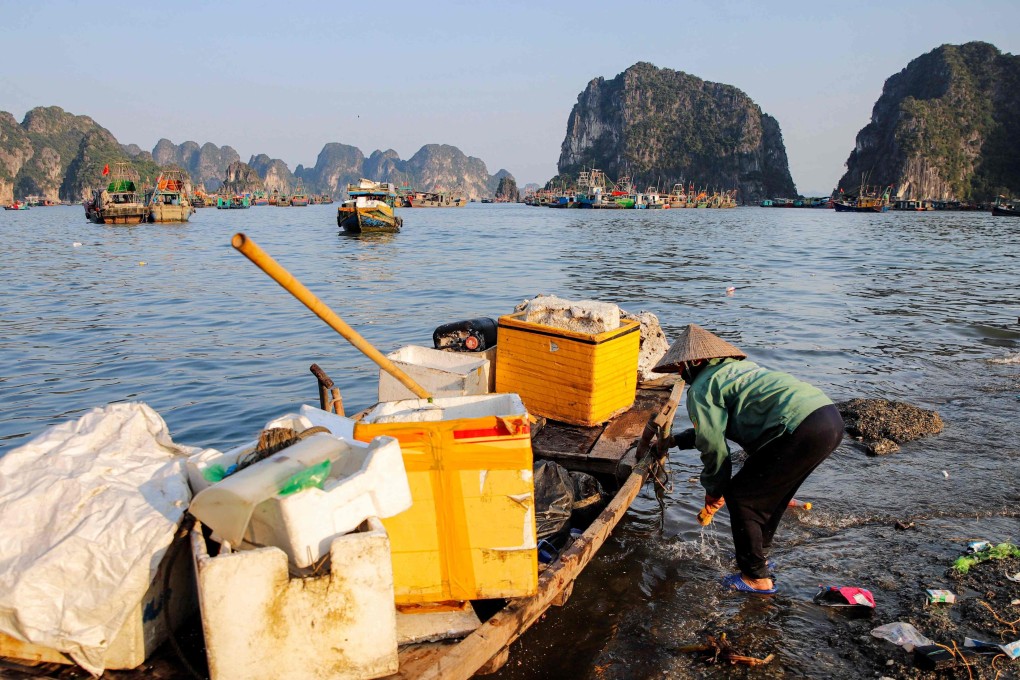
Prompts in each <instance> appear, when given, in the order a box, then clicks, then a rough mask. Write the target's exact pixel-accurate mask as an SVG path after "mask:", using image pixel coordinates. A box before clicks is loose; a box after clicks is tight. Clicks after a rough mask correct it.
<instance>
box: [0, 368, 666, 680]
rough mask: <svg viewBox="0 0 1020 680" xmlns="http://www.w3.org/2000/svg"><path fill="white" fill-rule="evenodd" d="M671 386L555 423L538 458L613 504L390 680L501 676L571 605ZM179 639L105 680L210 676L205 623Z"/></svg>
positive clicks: (648, 447)
mask: <svg viewBox="0 0 1020 680" xmlns="http://www.w3.org/2000/svg"><path fill="white" fill-rule="evenodd" d="M670 382H671V381H657V384H653V385H646V386H642V388H640V389H638V391H637V395H636V399H635V402H634V405H633V406H632V407H631V408H630V409H629V410H627V411H626V412H624V413H622V414H620V415H618V416H616V417H615V418H613V419H612V420H610V421H609V422H608V423H606V424H604V425H601V426H597V427H579V426H572V425H567V424H563V423H556V422H552V421H549V422H547V423H545V425H544V426H543V427H542V428H541V430H539V431H538V432H537V433H536V434H534V436H533V439H532V448H533V451H534V457H535V458H536V459H539V458H541V459H549V460H554V461H556V462H558V463H560V464H561V465H563V466H564V467H566V468H567V469H569V470H575V471H582V472H588V473H589V474H595V475H598V476H600V477H601V478H602V479H604V480H605V479H607V478H615V480H616V485H615V487H614V488H613V489H612V491H611V493H612V499H611V500H610V501H609V504H608V505H607V506H606V508H605V509H604V510H603V511H602V513H601V514H600V515H599V516H598V517H597V518H596V519H595V520H594V521H593V522H592V524H591V525H590V526H589V527H588V528H587V529H586V530H585V531H584V533H583V534H582V535H581V536H580V537H579V538H577V539H576V540H575V541H574V542H573V543H572V544H571V545H570V546H569V547H568V548H567V549H566V550H564V552H563V553H561V554H560V556H559V557H558V559H556V560H555V561H554V562H553V563H552V564H550V565H548V567H546V568H544V570H543V571H542V572H541V573H540V574H539V579H538V592H537V593H536V594H535V595H534V596H531V597H524V598H517V599H512V600H506V601H503V600H499V601H485V602H484V603H481V606H485V607H487V608H488V611H489V612H490V613H491V615H490V616H482V619H483V621H484V623H483V624H482V625H481V627H480V628H478V629H477V630H475V631H474V632H473V633H471V634H469V635H467V636H466V637H464V638H463V639H459V640H458V639H454V640H446V641H442V642H430V643H419V644H413V645H405V646H403V647H401V648H400V650H399V659H400V670H399V671H398V672H397V673H396V674H395V675H393V676H390V677H389V679H388V680H398V679H406V678H443V679H450V678H470V677H472V676H473V675H475V674H485V673H491V672H495V671H496V670H498V669H499V668H500V667H501V666H502V665H503V664H504V663H505V662H506V661H507V659H508V657H509V651H510V645H511V644H512V643H513V642H514V641H515V640H517V639H518V638H519V637H520V636H521V635H522V634H524V632H525V631H526V630H527V629H528V628H529V627H530V626H531V625H532V624H534V623H535V622H536V621H537V620H538V619H539V618H540V617H541V616H542V615H543V614H544V613H545V612H546V611H547V610H548V609H549V607H551V606H562V605H564V604H565V603H566V601H567V599H568V598H569V597H570V594H571V592H572V590H573V585H574V581H575V580H576V579H577V577H578V576H579V575H580V574H581V572H582V571H583V570H584V568H585V567H586V566H587V564H588V563H589V562H590V561H591V560H592V559H593V558H594V557H595V555H596V553H597V552H598V550H599V548H601V546H602V544H603V543H604V542H605V541H606V539H607V538H608V537H609V535H610V533H611V532H612V531H613V529H614V528H615V526H616V525H617V523H619V521H620V520H621V519H622V518H623V516H624V515H625V514H626V512H627V509H628V508H629V507H630V504H631V503H632V502H633V501H634V498H636V497H637V494H638V493H639V491H640V490H641V486H642V484H643V483H644V482H645V480H646V479H647V477H648V475H649V474H650V473H651V471H652V470H653V469H654V467H655V461H657V460H658V459H659V458H660V457H661V456H662V455H664V454H665V449H666V447H665V446H663V444H662V442H661V441H659V442H658V443H657V445H653V439H654V437H655V436H656V435H659V436H661V435H662V434H663V433H664V432H668V429H669V425H670V424H671V423H672V421H673V416H674V414H675V412H676V409H677V406H678V404H679V401H680V395H681V392H682V389H683V383H682V382H681V383H679V384H676V385H671V384H670ZM670 387H672V390H670ZM607 490H609V489H607ZM476 609H477V608H476ZM175 637H176V641H177V646H178V647H179V652H180V653H181V654H183V656H184V658H185V659H186V661H182V660H181V658H180V657H178V653H176V652H175V650H174V648H173V647H174V645H173V644H172V643H171V642H169V641H168V642H167V643H165V644H163V645H162V646H161V647H160V648H159V649H157V650H156V652H155V653H154V654H153V655H152V656H151V657H150V658H149V659H148V660H147V661H146V662H145V664H143V665H142V666H140V667H138V668H135V669H133V670H108V671H106V673H104V675H103V677H104V678H109V679H112V680H140V679H141V678H146V679H149V680H151V679H156V680H169V679H171V678H185V677H194V676H192V674H191V672H190V671H189V669H188V668H187V666H188V665H190V666H191V667H192V668H194V669H195V671H196V676H197V677H204V675H202V674H203V672H204V671H205V658H204V656H205V649H204V641H203V638H202V630H201V619H200V618H199V616H198V615H197V614H196V615H194V616H192V617H189V618H188V619H187V620H186V621H184V622H182V623H181V625H180V627H179V628H178V630H177V633H176V636H175ZM0 676H2V677H10V678H60V679H61V680H70V679H72V678H75V679H78V678H83V677H86V676H87V674H86V673H85V672H84V671H83V670H82V669H80V668H78V667H77V666H73V665H63V664H58V663H48V662H40V661H35V662H33V661H29V660H24V659H11V658H6V659H5V658H2V657H0Z"/></svg>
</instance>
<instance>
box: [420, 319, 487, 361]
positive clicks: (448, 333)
mask: <svg viewBox="0 0 1020 680" xmlns="http://www.w3.org/2000/svg"><path fill="white" fill-rule="evenodd" d="M432 344H433V345H435V348H436V349H442V350H449V351H451V352H484V351H485V350H487V349H489V348H490V347H495V346H496V322H495V320H493V319H490V318H488V317H481V318H478V319H468V320H466V321H455V322H453V323H448V324H444V325H442V326H440V327H439V328H437V329H436V330H434V331H433V332H432Z"/></svg>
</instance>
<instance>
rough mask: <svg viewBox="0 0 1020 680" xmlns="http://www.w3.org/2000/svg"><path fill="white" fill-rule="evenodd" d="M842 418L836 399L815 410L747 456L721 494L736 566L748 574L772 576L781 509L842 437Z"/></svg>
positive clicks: (752, 576)
mask: <svg viewBox="0 0 1020 680" xmlns="http://www.w3.org/2000/svg"><path fill="white" fill-rule="evenodd" d="M843 427H844V425H843V418H842V417H841V416H840V415H839V410H838V409H837V408H836V407H835V406H834V405H832V404H830V405H828V406H823V407H822V408H820V409H817V410H816V411H814V412H813V413H811V415H809V416H808V417H807V418H805V419H804V421H803V422H802V423H801V424H800V425H799V426H798V427H797V429H796V430H794V431H793V432H789V433H786V434H784V435H782V436H781V437H779V438H778V439H775V440H774V441H771V442H769V443H768V444H766V445H765V446H763V447H762V448H761V449H759V450H758V451H756V452H755V453H753V454H751V455H750V456H748V458H747V461H745V462H744V466H743V467H742V468H741V469H740V472H738V473H737V474H735V475H734V476H733V479H731V480H730V482H729V484H728V485H727V487H726V492H725V493H724V494H723V497H724V498H725V499H726V505H727V507H728V508H729V510H730V525H731V528H732V530H733V545H734V547H735V548H736V551H737V566H739V567H740V571H741V573H743V574H744V575H745V576H748V577H750V578H756V579H760V578H768V577H769V572H768V568H767V567H766V566H765V554H766V553H767V552H768V550H769V547H770V546H771V545H772V536H773V534H775V533H776V528H777V527H778V526H779V521H780V520H781V519H782V518H783V513H785V512H786V508H787V506H788V505H789V503H790V500H791V499H792V498H793V495H794V494H795V493H797V489H799V488H800V485H801V484H803V483H804V480H805V479H807V477H808V475H810V474H811V473H812V472H814V469H815V468H816V467H818V465H819V464H821V462H822V461H823V460H825V459H826V458H828V457H829V454H830V453H832V452H833V451H834V450H835V449H836V447H837V446H839V442H840V441H841V440H842V439H843Z"/></svg>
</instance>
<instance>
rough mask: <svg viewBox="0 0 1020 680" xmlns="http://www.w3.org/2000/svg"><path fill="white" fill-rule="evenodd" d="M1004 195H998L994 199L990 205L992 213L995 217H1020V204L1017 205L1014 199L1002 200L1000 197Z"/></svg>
mask: <svg viewBox="0 0 1020 680" xmlns="http://www.w3.org/2000/svg"><path fill="white" fill-rule="evenodd" d="M1004 198H1006V197H1005V196H999V197H998V198H996V199H995V205H993V206H992V214H993V215H995V216H996V217H1020V205H1017V204H1016V202H1015V201H1008V202H1005V203H1004V202H1003V201H1002V199H1004Z"/></svg>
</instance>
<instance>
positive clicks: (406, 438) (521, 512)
mask: <svg viewBox="0 0 1020 680" xmlns="http://www.w3.org/2000/svg"><path fill="white" fill-rule="evenodd" d="M379 435H388V436H391V437H396V438H397V440H398V441H399V442H400V449H401V452H402V454H403V458H404V467H405V469H406V471H407V479H408V483H409V484H410V487H411V496H412V499H413V503H412V505H411V508H410V509H409V510H407V511H406V512H403V513H400V514H399V515H396V516H394V517H390V518H388V519H384V520H383V524H384V525H385V527H386V531H387V533H388V534H389V537H390V549H391V551H392V559H393V581H394V595H395V597H396V602H397V604H418V603H426V602H442V601H449V600H477V599H487V598H504V597H526V596H529V595H533V594H534V593H535V592H536V591H537V588H538V562H537V550H536V540H535V509H534V480H533V475H532V452H531V428H530V422H529V419H528V414H527V412H526V411H525V409H524V404H523V403H522V402H521V400H520V398H519V397H518V396H517V395H516V394H494V395H483V396H474V397H446V398H442V397H441V398H437V399H435V400H434V401H433V402H432V403H430V402H428V401H427V400H420V399H411V400H407V401H399V402H386V403H381V404H378V405H377V406H376V407H375V408H373V409H372V410H371V411H370V412H369V413H368V414H366V415H365V417H364V418H363V419H362V420H361V421H360V422H358V423H357V425H355V429H354V436H355V437H356V438H357V439H360V440H362V441H368V440H371V439H372V438H373V437H376V436H379Z"/></svg>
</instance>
